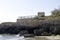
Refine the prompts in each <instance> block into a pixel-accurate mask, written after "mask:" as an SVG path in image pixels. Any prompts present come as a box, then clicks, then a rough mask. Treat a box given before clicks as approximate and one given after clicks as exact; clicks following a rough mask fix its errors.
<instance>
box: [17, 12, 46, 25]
mask: <svg viewBox="0 0 60 40" xmlns="http://www.w3.org/2000/svg"><path fill="white" fill-rule="evenodd" d="M37 16H38V18H39V19H40V20H41V19H42V20H43V19H44V17H43V16H45V14H44V12H38V15H37ZM17 24H20V25H25V26H37V25H38V24H39V20H35V19H34V18H22V19H17Z"/></svg>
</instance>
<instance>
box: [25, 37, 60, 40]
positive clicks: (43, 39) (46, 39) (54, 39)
mask: <svg viewBox="0 0 60 40" xmlns="http://www.w3.org/2000/svg"><path fill="white" fill-rule="evenodd" d="M26 40H60V36H35V37H31V38H26Z"/></svg>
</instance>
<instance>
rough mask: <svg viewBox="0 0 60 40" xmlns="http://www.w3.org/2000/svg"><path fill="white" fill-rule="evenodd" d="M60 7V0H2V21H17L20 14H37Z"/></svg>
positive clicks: (0, 16)
mask: <svg viewBox="0 0 60 40" xmlns="http://www.w3.org/2000/svg"><path fill="white" fill-rule="evenodd" d="M59 7H60V0H0V23H2V22H16V19H17V18H18V17H19V16H29V15H37V13H38V12H45V15H51V11H52V10H54V9H55V8H59Z"/></svg>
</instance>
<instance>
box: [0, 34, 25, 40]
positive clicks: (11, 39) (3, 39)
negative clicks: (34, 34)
mask: <svg viewBox="0 0 60 40" xmlns="http://www.w3.org/2000/svg"><path fill="white" fill-rule="evenodd" d="M0 40H26V39H25V38H24V36H19V35H0Z"/></svg>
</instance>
